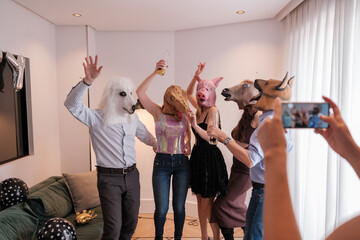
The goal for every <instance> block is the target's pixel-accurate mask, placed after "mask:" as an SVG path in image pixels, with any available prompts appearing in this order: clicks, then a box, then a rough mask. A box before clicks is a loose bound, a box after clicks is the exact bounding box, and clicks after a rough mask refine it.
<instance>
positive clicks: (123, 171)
mask: <svg viewBox="0 0 360 240" xmlns="http://www.w3.org/2000/svg"><path fill="white" fill-rule="evenodd" d="M135 168H136V164H134V165H132V166H130V167H128V168H105V167H100V166H97V167H96V169H97V171H98V173H109V174H127V173H129V172H131V171H133V170H134V169H135Z"/></svg>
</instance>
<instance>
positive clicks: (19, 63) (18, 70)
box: [6, 52, 25, 91]
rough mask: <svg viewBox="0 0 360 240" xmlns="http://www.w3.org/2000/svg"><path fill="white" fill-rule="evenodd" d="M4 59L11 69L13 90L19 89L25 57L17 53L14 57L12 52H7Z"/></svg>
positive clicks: (22, 78)
mask: <svg viewBox="0 0 360 240" xmlns="http://www.w3.org/2000/svg"><path fill="white" fill-rule="evenodd" d="M6 59H7V60H8V62H9V64H10V67H11V69H12V71H13V88H14V89H15V91H19V90H21V89H22V87H23V80H24V70H25V58H24V57H23V56H21V55H18V57H17V59H16V58H15V56H14V55H13V54H12V53H9V52H7V53H6Z"/></svg>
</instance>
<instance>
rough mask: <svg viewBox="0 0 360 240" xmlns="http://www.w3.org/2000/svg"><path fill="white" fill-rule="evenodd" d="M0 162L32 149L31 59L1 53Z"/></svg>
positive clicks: (20, 155)
mask: <svg viewBox="0 0 360 240" xmlns="http://www.w3.org/2000/svg"><path fill="white" fill-rule="evenodd" d="M0 55H1V58H0V164H4V163H7V162H9V161H13V160H15V159H18V158H21V157H24V156H28V155H29V154H30V153H31V152H32V131H31V129H32V126H31V98H30V60H29V59H28V58H26V57H23V56H20V55H14V54H12V53H10V52H0Z"/></svg>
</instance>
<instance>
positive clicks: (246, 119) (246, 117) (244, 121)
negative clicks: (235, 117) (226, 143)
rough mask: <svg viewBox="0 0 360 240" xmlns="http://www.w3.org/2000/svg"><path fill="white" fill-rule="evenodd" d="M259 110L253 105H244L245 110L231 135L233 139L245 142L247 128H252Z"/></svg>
mask: <svg viewBox="0 0 360 240" xmlns="http://www.w3.org/2000/svg"><path fill="white" fill-rule="evenodd" d="M256 113H257V110H256V109H255V108H254V106H253V105H247V106H245V107H244V112H243V114H242V116H241V119H240V121H239V123H238V124H237V126H236V127H235V128H234V129H233V130H232V132H231V136H232V138H233V139H235V140H237V141H240V142H243V141H244V140H245V137H246V135H245V134H246V131H245V129H248V128H251V122H252V120H254V118H255V114H256Z"/></svg>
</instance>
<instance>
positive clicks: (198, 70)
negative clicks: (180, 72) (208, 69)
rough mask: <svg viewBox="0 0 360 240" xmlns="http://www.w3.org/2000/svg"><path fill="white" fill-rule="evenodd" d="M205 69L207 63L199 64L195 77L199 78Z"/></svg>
mask: <svg viewBox="0 0 360 240" xmlns="http://www.w3.org/2000/svg"><path fill="white" fill-rule="evenodd" d="M204 68H205V63H201V62H200V63H199V65H198V68H197V70H196V72H195V76H199V75H200V74H201V73H202V71H203V70H204Z"/></svg>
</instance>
